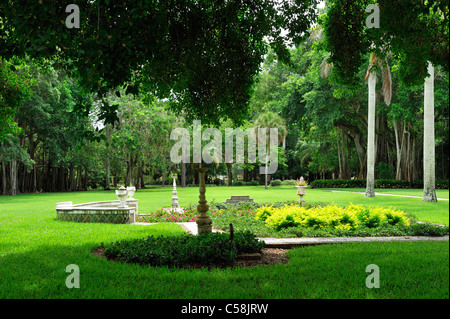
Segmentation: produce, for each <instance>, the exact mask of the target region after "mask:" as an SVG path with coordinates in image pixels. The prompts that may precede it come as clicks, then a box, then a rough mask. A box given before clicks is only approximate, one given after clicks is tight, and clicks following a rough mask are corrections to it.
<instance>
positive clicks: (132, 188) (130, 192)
mask: <svg viewBox="0 0 450 319" xmlns="http://www.w3.org/2000/svg"><path fill="white" fill-rule="evenodd" d="M135 192H136V187H135V186H128V187H127V195H128V199H134V198H133V195H134V193H135Z"/></svg>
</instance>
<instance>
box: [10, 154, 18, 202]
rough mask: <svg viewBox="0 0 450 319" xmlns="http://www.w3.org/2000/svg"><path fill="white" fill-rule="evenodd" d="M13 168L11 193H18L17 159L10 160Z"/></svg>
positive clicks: (11, 172) (11, 171)
mask: <svg viewBox="0 0 450 319" xmlns="http://www.w3.org/2000/svg"><path fill="white" fill-rule="evenodd" d="M10 166H11V170H10V185H11V190H10V195H13V196H14V195H16V194H17V160H15V159H13V160H12V161H11V162H10Z"/></svg>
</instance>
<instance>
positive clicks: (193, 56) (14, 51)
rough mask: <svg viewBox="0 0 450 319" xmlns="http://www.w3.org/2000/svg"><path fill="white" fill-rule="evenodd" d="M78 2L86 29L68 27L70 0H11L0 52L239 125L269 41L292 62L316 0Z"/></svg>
mask: <svg viewBox="0 0 450 319" xmlns="http://www.w3.org/2000/svg"><path fill="white" fill-rule="evenodd" d="M73 3H74V4H76V5H77V6H78V7H79V11H80V28H72V29H69V28H67V26H66V24H65V19H66V17H67V16H68V14H65V9H66V6H67V4H66V3H64V2H61V1H39V2H37V1H31V2H30V1H23V0H9V1H3V2H2V3H1V4H0V17H1V18H0V48H1V49H0V57H3V58H10V57H12V56H13V55H17V56H24V55H25V54H27V55H29V56H31V57H32V58H51V59H56V60H57V61H59V63H61V64H64V66H65V67H66V68H68V69H70V70H72V71H73V72H74V74H76V76H77V77H78V78H79V79H80V80H81V83H82V84H83V86H84V87H85V88H87V89H88V90H89V91H91V92H96V93H98V94H99V95H101V96H104V95H105V94H106V93H107V92H108V91H109V90H111V89H115V88H117V87H119V86H123V85H125V86H127V93H137V92H138V91H139V90H144V91H150V92H152V93H155V94H156V95H157V96H158V97H159V98H170V99H171V101H172V107H173V109H175V110H179V111H184V112H185V113H186V114H187V115H188V116H189V117H190V118H195V119H201V120H202V121H204V122H209V123H218V122H219V119H221V118H230V119H233V120H234V121H236V122H237V123H240V122H241V120H242V118H243V115H244V116H245V114H246V111H247V105H248V100H249V98H250V92H251V85H252V83H253V77H254V75H255V74H256V73H257V71H258V70H259V66H260V63H261V62H262V59H263V56H264V54H265V53H266V51H267V47H268V46H271V47H273V48H274V50H275V51H276V52H277V53H278V54H279V56H280V58H281V59H284V60H288V52H287V50H286V45H287V44H288V43H290V42H292V41H294V42H295V43H298V42H299V41H300V39H302V37H303V36H304V34H305V32H306V31H307V30H308V27H309V26H310V24H311V23H313V21H314V19H315V10H314V8H315V5H316V3H317V1H315V0H295V1H288V2H287V1H286V2H283V3H282V4H281V5H277V3H276V2H275V1H272V0H252V1H206V0H201V1H185V0H175V1H150V0H145V1H142V0H139V1H137V0H136V1H131V2H129V1H128V2H120V1H109V0H96V1H89V0H78V1H73ZM282 28H285V29H288V30H289V32H288V33H287V34H282ZM266 39H268V43H267V42H265V41H266ZM85 109H86V108H85ZM87 110H89V108H87ZM102 111H104V112H105V113H108V114H110V115H111V116H108V118H110V119H114V107H113V105H110V104H108V103H105V104H103V106H102ZM110 123H111V124H112V121H110Z"/></svg>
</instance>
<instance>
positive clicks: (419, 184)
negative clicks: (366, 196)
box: [310, 179, 449, 189]
mask: <svg viewBox="0 0 450 319" xmlns="http://www.w3.org/2000/svg"><path fill="white" fill-rule="evenodd" d="M310 186H311V188H365V187H366V180H365V179H320V180H315V181H313V182H311V183H310ZM435 187H436V189H448V187H449V183H448V181H446V180H437V181H436V183H435ZM375 188H423V181H420V180H417V181H413V182H409V181H402V180H395V179H377V180H375Z"/></svg>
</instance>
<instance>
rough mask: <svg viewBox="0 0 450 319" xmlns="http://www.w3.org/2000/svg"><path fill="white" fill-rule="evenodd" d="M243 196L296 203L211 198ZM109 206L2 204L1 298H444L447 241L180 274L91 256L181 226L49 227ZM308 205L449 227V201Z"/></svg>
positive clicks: (310, 250) (151, 198)
mask: <svg viewBox="0 0 450 319" xmlns="http://www.w3.org/2000/svg"><path fill="white" fill-rule="evenodd" d="M197 192H198V190H197V189H196V188H184V189H182V188H179V190H178V196H179V198H180V204H181V205H188V204H189V203H191V204H195V203H196V201H197V198H198V197H197V196H198V195H197ZM241 194H242V195H251V197H252V198H254V199H255V201H258V202H269V201H283V200H293V199H296V195H295V189H292V188H273V189H270V190H265V189H264V187H251V186H242V187H231V188H228V187H210V188H208V189H207V199H208V201H211V200H212V199H215V200H216V201H217V202H219V201H224V200H225V199H226V198H229V197H230V196H231V195H241ZM171 195H172V194H171V188H166V189H148V190H144V191H138V192H136V194H135V196H134V197H135V198H137V199H139V208H140V211H141V212H145V211H149V210H154V209H159V208H161V207H162V206H168V205H170V199H171ZM115 199H116V197H115V195H114V192H113V191H110V192H105V191H89V192H76V193H52V194H21V195H17V196H15V197H11V196H0V298H189V299H191V298H192V299H195V298H449V288H448V287H449V286H448V281H449V245H448V241H446V242H418V243H376V244H375V243H373V244H349V245H324V246H313V247H306V248H297V249H293V250H291V251H290V252H289V257H290V262H289V263H288V264H286V265H274V266H269V267H254V268H234V269H231V268H228V269H211V270H207V269H183V270H181V269H168V268H151V267H140V266H137V265H133V264H119V263H113V262H108V261H105V260H102V259H99V258H97V257H96V256H93V255H91V254H90V251H91V249H92V248H94V247H96V246H98V245H100V243H102V242H105V243H106V242H111V241H117V240H120V239H123V238H141V237H144V236H149V235H161V234H164V235H178V234H182V233H183V230H182V229H181V227H180V226H178V225H175V224H158V225H153V226H138V225H114V224H82V223H76V222H60V221H57V220H56V218H55V217H56V212H55V203H56V202H59V201H70V200H72V201H73V202H74V203H81V202H87V201H97V200H115ZM306 200H311V201H312V200H317V201H330V202H331V201H334V202H336V203H337V204H343V205H344V204H348V203H349V202H350V201H352V202H354V203H367V204H368V205H381V206H394V207H396V208H398V209H403V210H405V211H407V210H410V212H413V211H414V212H415V215H416V216H417V217H419V219H423V220H426V219H429V220H426V221H436V222H441V223H445V220H446V221H447V222H446V223H447V224H448V202H446V203H444V202H439V203H437V204H430V203H421V202H420V200H416V199H413V198H399V197H389V198H387V196H386V198H385V197H383V198H381V196H378V197H376V198H373V199H368V198H364V196H363V195H359V194H353V193H345V194H344V193H332V192H328V191H325V190H308V191H307V197H306ZM386 203H387V204H386ZM394 204H395V205H394ZM69 264H76V265H78V266H79V268H80V286H81V287H80V289H68V288H67V287H66V286H65V280H66V278H67V276H68V275H69V273H66V272H65V268H66V266H67V265H69ZM369 264H376V265H378V266H379V268H380V284H381V287H380V288H379V289H375V288H374V289H369V288H367V287H366V286H365V280H366V277H367V276H368V273H366V272H365V269H366V266H367V265H369Z"/></svg>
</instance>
